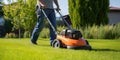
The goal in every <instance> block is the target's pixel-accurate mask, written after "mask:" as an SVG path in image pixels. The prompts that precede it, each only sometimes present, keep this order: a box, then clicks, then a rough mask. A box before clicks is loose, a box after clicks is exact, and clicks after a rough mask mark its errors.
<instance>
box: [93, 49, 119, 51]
mask: <svg viewBox="0 0 120 60" xmlns="http://www.w3.org/2000/svg"><path fill="white" fill-rule="evenodd" d="M91 51H113V52H120V50H115V49H92V50H91Z"/></svg>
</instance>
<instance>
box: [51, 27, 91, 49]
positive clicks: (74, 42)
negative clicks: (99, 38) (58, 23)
mask: <svg viewBox="0 0 120 60" xmlns="http://www.w3.org/2000/svg"><path fill="white" fill-rule="evenodd" d="M53 47H59V48H60V47H64V48H68V49H88V50H91V46H90V45H89V43H88V41H87V40H85V39H83V38H82V34H81V32H80V31H78V30H71V29H65V30H63V31H62V32H61V33H60V34H59V35H57V39H56V40H55V41H54V42H53Z"/></svg>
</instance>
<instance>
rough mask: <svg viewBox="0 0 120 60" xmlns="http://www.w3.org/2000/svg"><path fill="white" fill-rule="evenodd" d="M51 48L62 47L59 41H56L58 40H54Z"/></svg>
mask: <svg viewBox="0 0 120 60" xmlns="http://www.w3.org/2000/svg"><path fill="white" fill-rule="evenodd" d="M52 47H54V48H61V47H62V43H61V41H60V40H58V39H55V40H54V41H53V43H52Z"/></svg>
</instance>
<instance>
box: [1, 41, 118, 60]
mask: <svg viewBox="0 0 120 60" xmlns="http://www.w3.org/2000/svg"><path fill="white" fill-rule="evenodd" d="M89 42H90V45H91V46H92V47H93V50H91V51H88V50H70V49H55V48H52V47H50V46H49V39H39V41H38V45H37V46H36V45H32V44H31V43H30V41H29V39H0V60H119V59H120V57H119V56H120V46H119V44H120V40H89Z"/></svg>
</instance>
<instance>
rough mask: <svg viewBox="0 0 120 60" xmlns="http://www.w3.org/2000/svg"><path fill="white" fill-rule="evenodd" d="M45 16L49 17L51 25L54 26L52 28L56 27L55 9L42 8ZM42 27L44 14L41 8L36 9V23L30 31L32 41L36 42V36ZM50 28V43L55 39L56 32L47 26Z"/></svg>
mask: <svg viewBox="0 0 120 60" xmlns="http://www.w3.org/2000/svg"><path fill="white" fill-rule="evenodd" d="M44 11H45V13H46V15H47V17H48V18H49V20H50V22H51V23H52V25H53V26H54V28H55V29H56V16H55V11H54V9H44ZM43 27H44V15H43V12H42V10H41V9H38V10H37V23H36V26H35V27H34V30H33V32H32V36H31V41H32V42H36V41H37V39H38V36H39V34H40V32H41V31H42V29H43ZM49 30H50V44H51V43H52V42H53V40H54V39H56V34H55V31H54V30H53V29H52V28H51V26H50V28H49Z"/></svg>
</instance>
